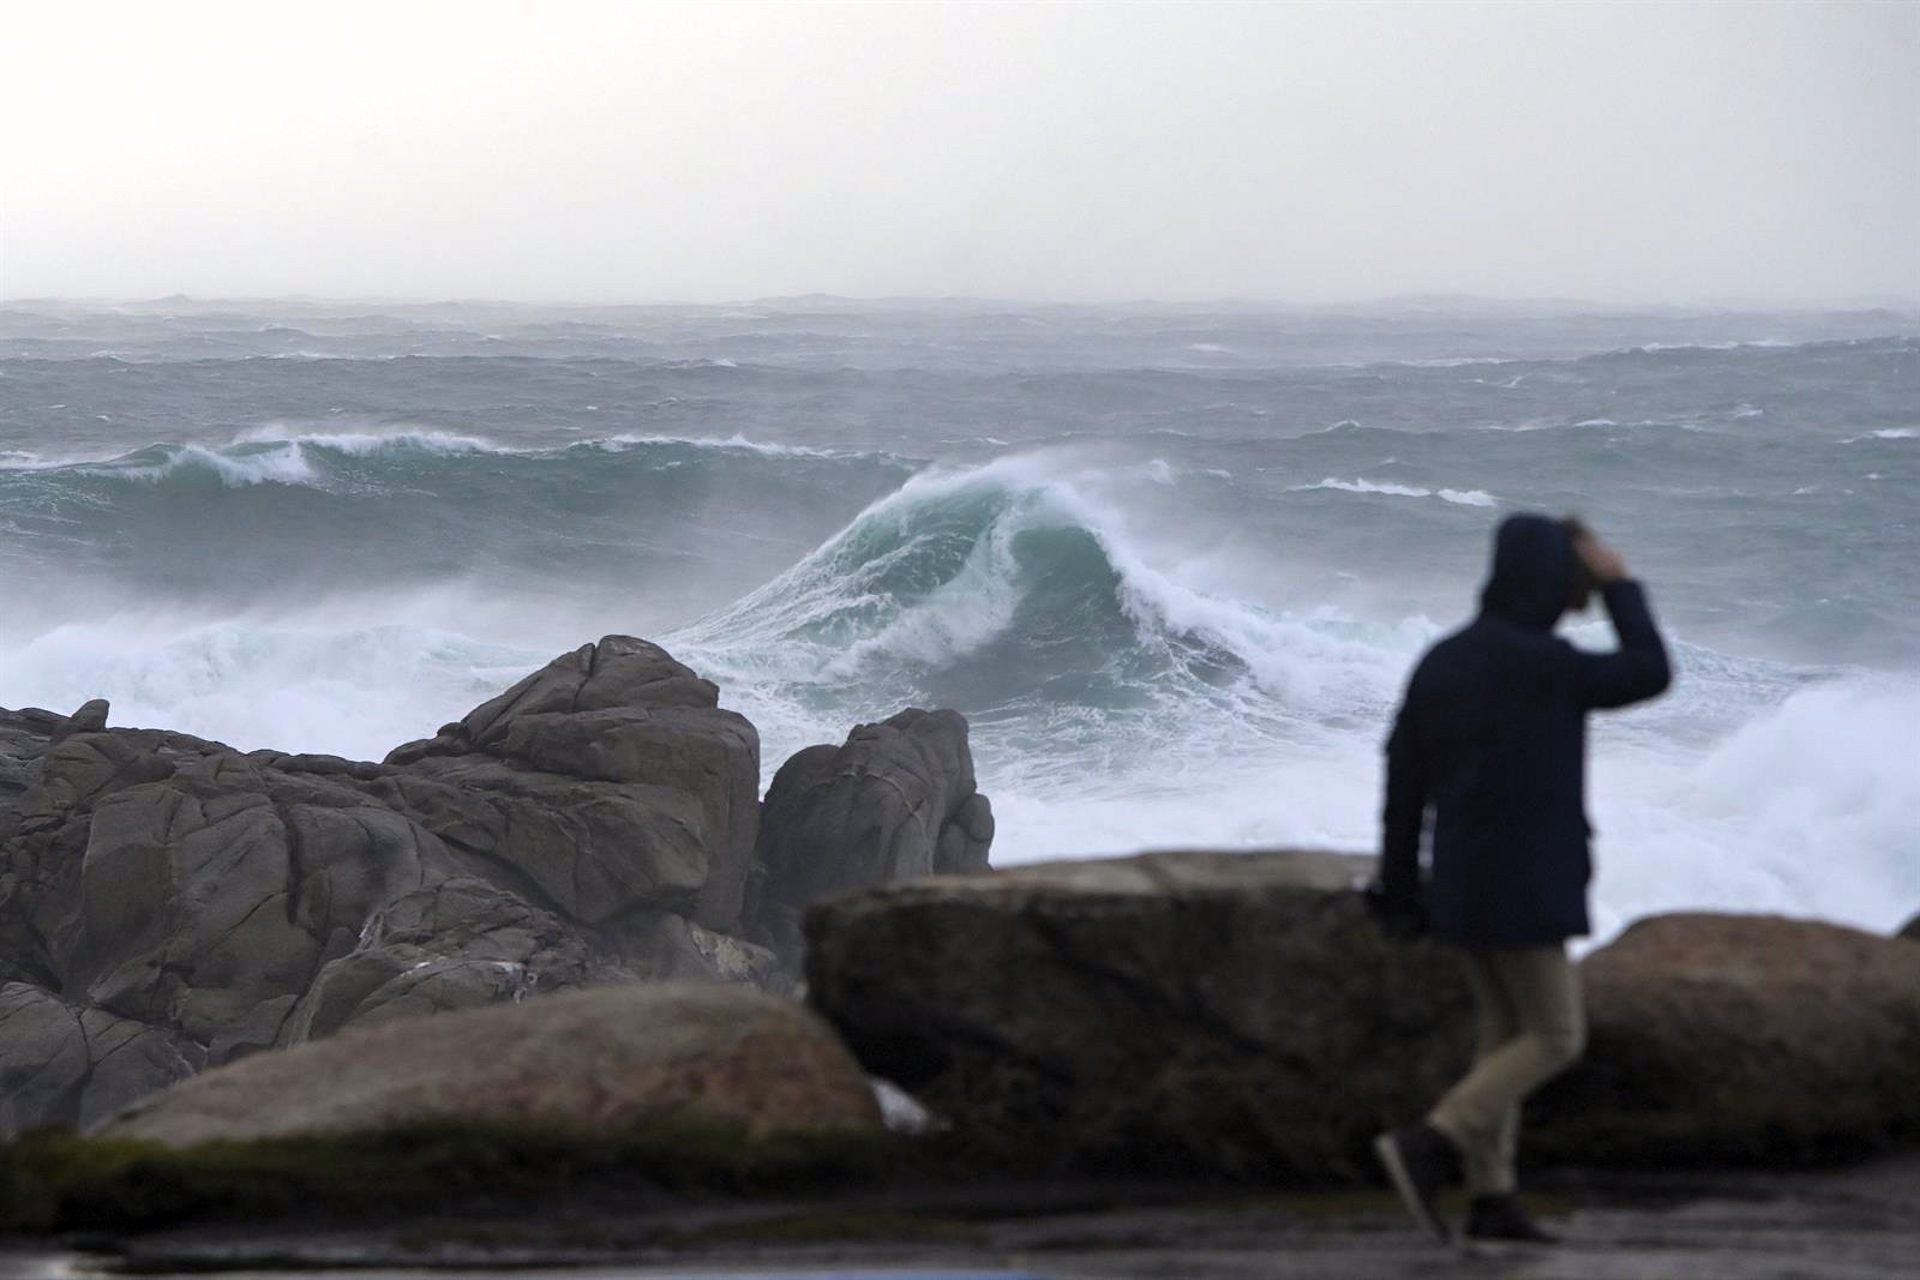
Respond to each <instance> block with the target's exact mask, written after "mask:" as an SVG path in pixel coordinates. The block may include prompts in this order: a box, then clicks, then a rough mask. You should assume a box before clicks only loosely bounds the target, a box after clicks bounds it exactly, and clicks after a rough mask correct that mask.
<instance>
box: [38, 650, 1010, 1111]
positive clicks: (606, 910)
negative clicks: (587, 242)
mask: <svg viewBox="0 0 1920 1280" xmlns="http://www.w3.org/2000/svg"><path fill="white" fill-rule="evenodd" d="M108 711H109V708H108V707H107V705H106V704H105V703H104V702H102V701H98V700H96V701H94V702H90V703H88V704H87V705H86V706H84V707H82V708H81V709H80V710H79V711H78V712H76V713H75V714H74V715H73V716H70V717H61V716H58V715H54V714H52V713H48V712H44V711H36V710H28V711H21V712H8V711H0V984H5V985H4V986H0V1019H4V1020H5V1033H4V1035H0V1097H4V1098H5V1099H6V1105H5V1107H4V1108H0V1137H4V1136H6V1135H7V1134H10V1133H12V1132H17V1131H19V1130H21V1129H23V1128H27V1127H31V1126H35V1125H43V1124H69V1125H85V1124H89V1123H91V1122H92V1121H94V1120H95V1119H97V1118H98V1117H99V1116H101V1115H103V1114H105V1113H106V1111H108V1110H111V1109H112V1107H114V1106H118V1105H121V1104H124V1103H126V1102H130V1101H132V1100H133V1099H134V1098H137V1097H139V1096H141V1095H142V1094H144V1093H146V1092H149V1091H151V1090H154V1089H159V1088H162V1087H164V1086H166V1085H169V1084H172V1083H173V1082H175V1081H177V1080H179V1079H181V1078H183V1077H184V1076H187V1075H191V1074H192V1073H194V1072H195V1071H198V1070H200V1069H201V1068H202V1067H215V1066H219V1065H221V1064H224V1063H229V1062H233V1061H236V1060H238V1059H241V1058H245V1057H247V1056H249V1055H252V1054H255V1053H259V1052H261V1051H263V1050H268V1049H276V1048H286V1047H288V1046H291V1045H296V1044H301V1043H305V1042H307V1041H310V1040H314V1039H318V1038H321V1037H324V1036H329V1035H332V1034H333V1033H335V1032H337V1031H340V1030H342V1029H344V1028H347V1027H351V1026H358V1025H370V1024H378V1023H385V1022H392V1021H396V1020H400V1019H404V1018H408V1017H411V1016H415V1015H419V1014H429V1013H440V1012H444V1011H448V1010H459V1009H466V1008H472V1007H476V1006H481V1005H489V1004H496V1003H501V1002H512V1001H519V1000H522V999H524V998H525V997H527V996H530V995H537V994H545V993H549V992H554V991H561V990H566V989H569V988H574V987H580V986H586V985H594V984H604V983H634V982H645V981H652V980H661V979H682V980H693V981H706V982H721V983H741V984H749V985H763V986H769V987H776V988H777V987H780V986H782V985H783V984H784V983H786V982H787V981H788V979H787V977H786V976H785V974H786V971H787V967H786V966H783V965H782V963H781V961H780V959H779V958H778V957H776V956H775V955H774V954H773V953H772V952H770V951H769V950H767V949H766V948H765V947H763V946H759V945H755V944H754V943H752V942H749V941H747V940H746V938H745V936H744V933H745V931H744V928H743V925H742V920H741V912H742V900H743V896H744V894H745V892H746V887H747V884H748V882H749V880H750V879H751V878H753V873H754V856H755V846H756V841H757V838H758V836H759V833H760V827H761V821H760V808H761V806H760V803H759V798H758V789H759V737H758V734H757V733H756V732H755V730H754V728H753V726H752V725H751V724H749V723H748V722H747V721H746V720H745V719H744V718H743V717H741V716H739V715H738V714H736V713H734V712H732V711H728V710H725V709H723V708H722V707H720V705H719V694H718V690H717V689H716V688H715V687H714V686H713V685H712V684H711V683H709V682H708V681H706V680H703V679H701V678H700V677H699V676H698V675H696V674H695V673H694V672H693V671H691V670H689V669H688V668H687V667H685V666H683V665H682V664H680V663H679V662H677V661H675V660H674V659H673V658H672V657H671V656H670V655H669V654H668V653H667V652H666V651H665V650H663V649H661V648H659V647H658V646H657V645H653V644H650V643H648V642H646V641H644V640H638V639H634V638H632V637H628V636H609V637H607V638H605V639H603V640H601V641H600V642H598V643H597V644H590V645H584V646H582V647H581V648H580V649H578V650H576V651H574V652H572V653H569V654H564V655H562V656H561V657H559V658H557V659H555V660H554V661H553V662H552V663H549V664H548V665H547V666H546V667H544V668H543V669H541V670H539V671H537V672H535V673H533V674H532V675H530V676H528V677H527V678H526V679H524V680H522V681H520V682H519V683H518V684H516V685H515V686H513V688H511V689H509V690H507V691H506V692H505V693H503V694H501V695H500V696H499V697H497V698H494V699H492V700H490V701H488V702H486V703H484V704H483V705H481V706H480V707H477V708H476V709H475V710H474V711H473V712H471V713H470V714H469V715H467V716H466V717H465V718H464V719H462V720H460V721H458V722H456V723H454V724H450V725H447V726H445V727H444V728H443V729H441V730H440V732H439V733H438V734H437V735H436V736H435V737H433V738H429V739H424V740H421V741H418V742H413V743H408V744H406V745H405V746H402V747H399V748H397V749H396V750H394V751H393V752H392V753H391V754H390V755H389V756H388V757H387V759H386V760H385V761H384V762H381V763H377V764H376V763H371V762H365V761H350V760H343V759H339V758H336V757H332V756H322V755H308V754H289V753H286V752H278V751H254V752H247V753H242V752H239V751H236V750H234V749H232V748H230V747H227V746H225V745H224V744H221V743H218V742H210V741H206V740H204V739H200V738H196V737H193V736H191V735H189V734H184V733H175V732H171V731H167V730H157V729H126V728H110V727H108V723H107V722H108ZM918 714H923V715H924V714H925V713H918ZM943 714H944V715H946V716H949V717H951V718H952V719H953V720H956V721H957V720H959V717H957V716H954V715H953V713H950V712H949V713H943ZM959 725H960V728H959V739H958V741H959V744H960V756H959V757H958V758H956V757H954V755H953V752H952V750H951V744H950V743H949V744H948V748H947V749H946V750H945V754H942V755H939V756H938V757H937V759H936V761H935V765H936V767H938V768H946V769H950V770H952V771H953V772H954V774H955V776H956V778H964V790H965V792H966V794H968V795H971V794H972V791H973V772H972V762H971V759H970V758H966V757H965V722H964V721H959ZM930 782H931V783H932V784H933V785H936V786H939V785H945V784H943V783H942V782H941V781H940V780H939V779H937V778H935V779H930ZM954 785H958V784H957V783H956V784H954ZM934 830H935V833H936V838H937V832H938V827H937V826H936V828H935V829H934ZM980 852H981V854H982V855H983V854H984V847H982V849H981V851H980ZM982 860H984V859H983V858H982ZM912 866H913V867H915V868H917V867H918V866H919V863H917V862H915V863H912ZM928 867H929V869H930V867H931V864H928Z"/></svg>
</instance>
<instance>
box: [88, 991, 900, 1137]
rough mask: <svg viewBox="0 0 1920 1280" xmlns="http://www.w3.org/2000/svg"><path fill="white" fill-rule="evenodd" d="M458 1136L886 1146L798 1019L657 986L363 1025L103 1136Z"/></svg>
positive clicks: (837, 1048) (876, 1123) (863, 1095)
mask: <svg viewBox="0 0 1920 1280" xmlns="http://www.w3.org/2000/svg"><path fill="white" fill-rule="evenodd" d="M447 1123H456V1124H480V1125H499V1124H510V1125H525V1124H531V1125H537V1126H539V1127H541V1128H543V1129H550V1130H558V1131H561V1132H572V1133H578V1134H582V1135H600V1136H604V1135H607V1134H611V1133H617V1132H620V1131H622V1130H628V1129H634V1128H639V1127H644V1126H647V1125H649V1124H661V1123H665V1124H669V1125H707V1126H721V1127H725V1128H727V1129H732V1130H738V1131H740V1132H742V1133H743V1134H745V1135H746V1136H749V1137H764V1136H767V1135H769V1134H774V1133H845V1132H854V1133H862V1132H864V1133H872V1132H878V1131H879V1129H880V1115H879V1109H878V1107H877V1105H876V1104H875V1102H874V1099H873V1091H872V1089H871V1088H870V1087H869V1086H868V1084H867V1081H866V1077H865V1076H864V1075H863V1074H862V1072H861V1071H860V1068H859V1066H858V1064H856V1063H855V1062H854V1061H853V1059H852V1057H850V1056H849V1055H848V1053H847V1051H846V1050H845V1049H844V1048H843V1047H842V1046H841V1045H840V1043H839V1042H838V1041H837V1040H836V1039H835V1038H834V1036H833V1033H832V1032H831V1031H829V1030H828V1029H827V1027H826V1026H825V1025H824V1024H822V1023H821V1022H820V1021H819V1019H818V1018H816V1017H814V1016H813V1015H812V1014H811V1013H809V1012H808V1011H807V1010H806V1009H805V1008H803V1007H802V1006H800V1005H799V1004H797V1003H795V1002H793V1001H791V1000H786V999H782V998H779V997H776V996H770V995H766V994H763V993H760V992H756V991H750V990H746V989H743V988H738V987H724V986H713V985H704V986H695V985H688V984H677V983H659V984H650V985H645V986H626V987H610V988H601V989H598V990H592V991H579V992H572V993H569V994H566V995H558V996H550V997H547V998H544V999H540V1000H533V1001H528V1002H527V1003H525V1004H520V1005H511V1006H504V1007H499V1008H491V1009H475V1010H468V1011H466V1012H462V1013H453V1014H447V1015H445V1016H443V1017H438V1018H413V1019H405V1020H401V1021H396V1022H392V1023H389V1024H387V1025H384V1026H377V1027H366V1028H359V1029H356V1030H352V1031H348V1032H345V1033H343V1034H341V1035H339V1036H336V1037H334V1038H332V1039H328V1040H324V1041H319V1042H316V1043H313V1044H307V1045H302V1046H300V1047H299V1048H295V1049H290V1050H288V1051H286V1052H284V1053H273V1054H262V1055H260V1056H258V1057H253V1058H249V1059H247V1060H246V1061H244V1062H238V1063H234V1064H232V1065H230V1066H227V1067H223V1068H220V1069H219V1070H215V1071H209V1072H206V1073H205V1074H203V1075H199V1076H196V1077H195V1078H193V1079H192V1080H189V1081H187V1082H186V1083H184V1084H180V1085H177V1086H175V1087H174V1088H171V1089H168V1090H166V1091H164V1092H162V1093H156V1094H151V1095H149V1096H148V1097H147V1098H145V1099H143V1100H142V1101H140V1102H138V1103H136V1104H134V1105H133V1106H132V1107H130V1108H128V1109H126V1110H125V1111H123V1112H121V1113H120V1114H118V1115H117V1116H115V1117H113V1118H112V1119H110V1120H109V1121H108V1122H107V1123H106V1124H105V1125H104V1126H103V1127H102V1128H101V1129H100V1131H99V1132H100V1136H102V1137H108V1138H131V1139H142V1140H146V1141H151V1142H159V1143H163V1144H165V1145H168V1146H176V1147H178V1146H190V1145H194V1144H197V1143H201V1142H207V1141H211V1140H215V1139H231V1140H244V1139H256V1138H273V1137H287V1136H293V1135H298V1134H335V1135H338V1134H351V1133H367V1132H379V1131H391V1130H396V1129H406V1128H412V1127H418V1126H429V1125H442V1124H447Z"/></svg>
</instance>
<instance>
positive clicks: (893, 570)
mask: <svg viewBox="0 0 1920 1280" xmlns="http://www.w3.org/2000/svg"><path fill="white" fill-rule="evenodd" d="M673 640H674V642H675V643H677V644H680V645H684V646H690V647H691V648H692V649H693V650H694V651H697V652H699V653H700V654H701V655H702V656H703V660H705V661H708V662H710V663H711V664H713V665H714V666H715V667H716V668H717V669H719V670H722V671H724V672H727V673H729V674H730V675H731V676H733V677H736V678H738V679H740V680H743V681H748V682H754V681H760V682H764V681H768V680H771V681H773V682H775V683H776V684H779V685H782V686H799V685H806V686H812V687H816V688H819V689H822V690H829V691H838V692H839V693H846V692H848V691H851V690H859V691H862V692H863V694H864V695H871V694H872V693H874V692H876V691H878V690H885V691H888V692H889V693H890V695H891V696H895V697H912V696H919V695H921V694H924V693H927V692H929V691H938V692H941V693H943V694H945V695H947V696H950V697H953V698H955V699H956V700H958V701H959V702H961V703H963V704H965V705H972V706H979V705H992V704H994V703H1001V704H1005V703H1007V702H1009V701H1025V702H1034V701H1035V700H1037V701H1038V702H1040V703H1045V704H1048V705H1052V706H1054V707H1056V708H1063V707H1079V708H1082V709H1085V710H1089V711H1092V712H1096V713H1102V714H1106V713H1128V712H1140V711H1144V710H1145V709H1147V708H1149V707H1155V708H1159V709H1161V710H1167V709H1168V708H1169V707H1170V706H1171V705H1172V704H1173V703H1179V702H1182V701H1183V700H1188V699H1197V700H1199V701H1200V702H1212V703H1216V704H1218V703H1230V704H1232V705H1234V706H1235V707H1237V708H1238V710H1239V711H1241V712H1246V713H1247V714H1249V715H1251V716H1253V717H1255V718H1256V719H1267V720H1276V719H1277V720H1285V719H1289V718H1292V717H1297V716H1305V717H1309V718H1311V717H1315V716H1338V715H1341V714H1351V713H1354V712H1356V711H1357V710H1358V709H1360V708H1363V707H1371V706H1375V705H1377V704H1378V703H1379V702H1380V700H1381V699H1382V698H1384V697H1386V696H1387V695H1388V693H1389V692H1390V690H1391V687H1392V684H1393V681H1394V680H1395V679H1397V676H1394V675H1390V674H1388V672H1389V671H1390V670H1392V669H1393V668H1394V667H1395V664H1397V663H1398V662H1399V661H1401V660H1402V659H1403V657H1404V655H1405V652H1406V650H1407V646H1408V644H1409V643H1410V641H1408V639H1407V637H1406V636H1405V635H1404V634H1402V633H1400V632H1398V631H1394V632H1391V633H1383V634H1382V635H1381V636H1379V637H1375V640H1374V641H1373V642H1367V641H1358V640H1356V638H1355V635H1354V633H1353V628H1352V627H1351V625H1350V624H1349V623H1348V622H1346V621H1345V620H1341V619H1337V618H1331V617H1324V618H1303V617H1295V616H1288V615H1283V614H1277V613H1274V612H1272V611H1270V610H1266V609H1262V608H1260V607H1258V606H1255V605H1252V604H1249V603H1246V602H1243V601H1238V600H1232V599H1222V598H1218V597H1213V596H1210V595H1207V594H1205V593H1203V592H1200V591H1196V590H1193V589H1191V588H1189V587H1187V586H1185V585H1184V584H1182V583H1180V582H1179V581H1177V580H1176V579H1174V578H1173V577H1170V576H1168V575H1167V574H1165V573H1163V572H1161V571H1160V570H1158V569H1156V568H1154V567H1153V566H1152V565H1150V564H1149V563H1148V561H1147V559H1146V557H1144V556H1143V555H1141V554H1140V553H1139V551H1138V550H1137V549H1136V548H1135V546H1134V544H1133V541H1132V539H1131V538H1130V537H1129V536H1128V534H1127V532H1126V528H1125V521H1124V519H1123V518H1122V517H1121V515H1120V514H1119V513H1118V512H1116V511H1114V510H1112V509H1110V508H1107V507H1104V506H1102V505H1101V504H1100V503H1099V502H1097V501H1096V500H1095V499H1093V498H1092V497H1090V496H1089V494H1088V492H1086V491H1085V489H1084V488H1083V487H1082V485H1081V484H1080V483H1078V482H1077V481H1076V479H1075V478H1074V477H1073V476H1071V475H1064V476H1063V475H1061V474H1057V473H1056V472H1055V471H1054V469H1053V467H1052V464H1050V463H1049V462H1047V461H1045V460H1041V459H1033V458H1014V459H1003V460H1001V461H998V462H994V463H990V464H988V465H986V466H984V467H980V468H975V469H971V470H963V471H930V472H925V473H922V474H921V475H918V476H916V477H914V478H913V479H911V480H909V481H908V482H907V483H906V484H905V485H904V486H902V487H901V488H900V489H899V490H898V491H896V492H895V493H893V494H891V495H889V496H888V497H886V498H883V499H881V500H880V501H878V502H876V503H874V504H873V505H871V506H870V507H868V508H867V509H866V510H865V511H863V512H862V513H861V514H860V515H859V516H858V517H857V518H856V519H855V520H854V521H853V522H852V523H850V524H849V525H847V526H846V527H845V528H844V529H842V530H841V531H840V532H839V533H838V534H836V535H835V536H834V537H832V538H830V539H828V540H827V541H826V542H825V543H824V544H822V545H821V546H820V547H819V548H817V549H816V550H815V551H814V552H813V553H812V554H810V555H808V556H807V557H805V558H804V559H803V560H801V561H800V562H799V563H798V564H796V565H795V566H793V568H791V569H789V570H788V571H787V572H786V573H783V574H781V575H779V576H778V577H777V578H775V579H774V580H773V581H771V582H769V583H768V584H766V585H765V586H763V587H762V588H760V589H759V590H757V591H755V592H753V593H751V594H749V595H747V596H746V597H744V598H743V599H741V600H739V601H737V602H736V603H734V604H733V605H731V606H729V607H727V608H726V609H723V610H721V611H719V612H717V613H715V614H713V615H711V616H709V617H707V618H705V619H702V620H700V621H699V622H697V623H695V624H693V625H691V626H689V627H687V628H684V629H682V630H681V631H679V632H678V633H676V634H675V636H674V637H673ZM1289 699H1291V700H1292V701H1291V703H1289V701H1288V700H1289Z"/></svg>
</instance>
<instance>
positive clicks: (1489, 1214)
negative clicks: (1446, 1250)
mask: <svg viewBox="0 0 1920 1280" xmlns="http://www.w3.org/2000/svg"><path fill="white" fill-rule="evenodd" d="M1467 1239H1468V1240H1469V1241H1471V1242H1476V1243H1479V1242H1489V1243H1490V1242H1496V1241H1497V1242H1499V1243H1502V1244H1559V1243H1560V1237H1558V1236H1555V1235H1549V1234H1548V1233H1546V1232H1545V1231H1542V1230H1541V1229H1540V1224H1539V1223H1537V1222H1535V1221H1534V1220H1533V1219H1532V1218H1531V1217H1529V1216H1528V1215H1527V1211H1526V1210H1525V1209H1522V1208H1521V1207H1520V1201H1519V1200H1518V1199H1516V1198H1515V1197H1513V1196H1510V1195H1505V1196H1475V1197H1474V1198H1473V1202H1472V1203H1471V1204H1470V1205H1468V1206H1467Z"/></svg>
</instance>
